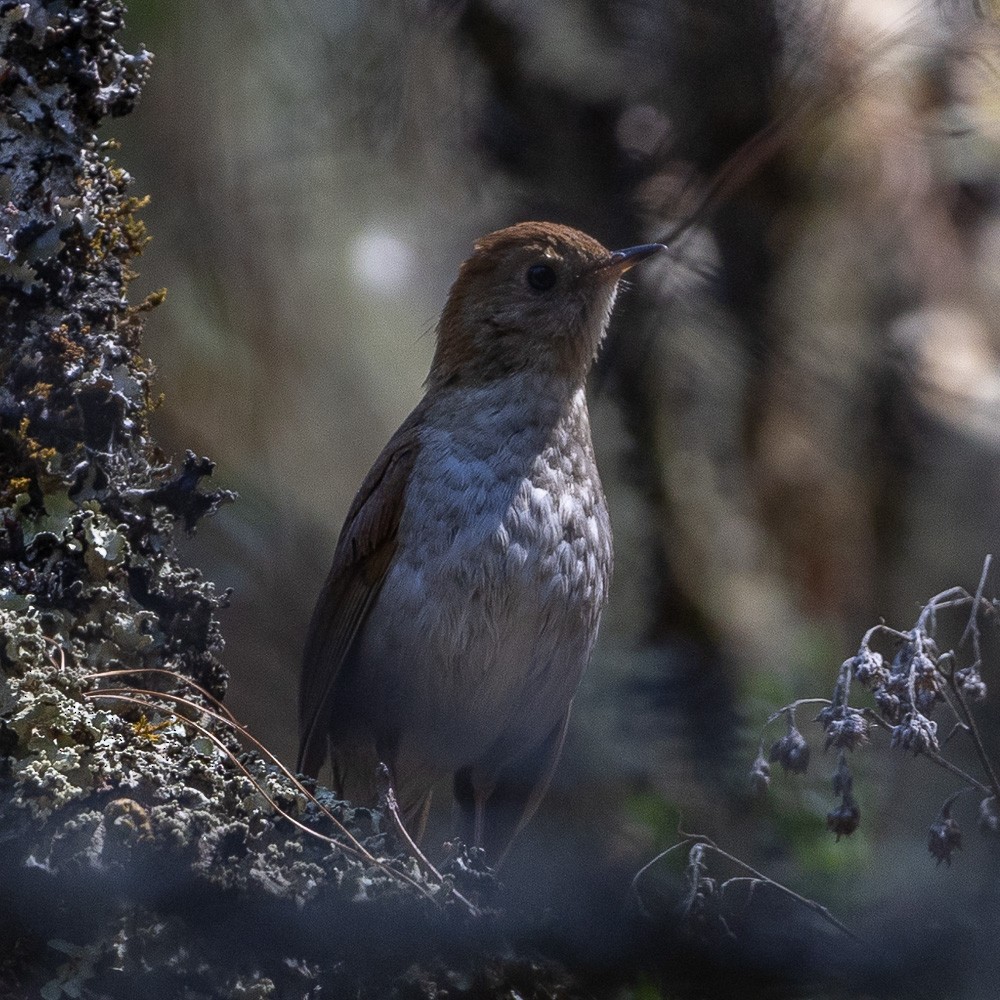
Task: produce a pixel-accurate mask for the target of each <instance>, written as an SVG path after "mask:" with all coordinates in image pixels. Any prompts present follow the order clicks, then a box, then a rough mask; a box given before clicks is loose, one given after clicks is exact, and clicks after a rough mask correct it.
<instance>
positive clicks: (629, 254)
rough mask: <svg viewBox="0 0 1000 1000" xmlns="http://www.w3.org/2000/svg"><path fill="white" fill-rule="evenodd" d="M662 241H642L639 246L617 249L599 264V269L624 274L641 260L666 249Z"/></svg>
mask: <svg viewBox="0 0 1000 1000" xmlns="http://www.w3.org/2000/svg"><path fill="white" fill-rule="evenodd" d="M666 249H667V247H666V246H664V244H662V243H642V244H640V245H639V246H637V247H628V248H626V249H625V250H615V251H614V253H612V254H611V256H610V257H609V258H608V259H607V260H606V261H605V262H604V263H603V264H600V265H598V269H599V270H602V271H603V270H605V269H607V270H608V271H611V272H612V273H613V274H617V275H622V274H624V273H625V272H626V271H627V270H628V269H629V268H631V267H635V265H636V264H638V263H639V261H641V260H645V259H646V258H647V257H652V256H653V254H654V253H659V252H660V251H661V250H666Z"/></svg>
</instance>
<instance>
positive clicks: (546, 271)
mask: <svg viewBox="0 0 1000 1000" xmlns="http://www.w3.org/2000/svg"><path fill="white" fill-rule="evenodd" d="M525 277H526V278H527V279H528V284H529V285H531V287H532V288H534V289H535V291H538V292H547V291H548V290H549V289H550V288H551V287H552V286H553V285H554V284H555V283H556V272H555V269H554V268H551V267H549V265H548V264H532V265H531V267H529V268H528V272H527V274H526V275H525Z"/></svg>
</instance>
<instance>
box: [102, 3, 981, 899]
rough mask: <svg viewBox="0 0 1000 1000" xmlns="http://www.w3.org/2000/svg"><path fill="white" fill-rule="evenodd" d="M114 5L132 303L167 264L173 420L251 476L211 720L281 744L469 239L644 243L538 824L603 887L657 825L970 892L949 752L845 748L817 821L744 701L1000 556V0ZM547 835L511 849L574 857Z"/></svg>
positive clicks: (769, 693) (210, 528)
mask: <svg viewBox="0 0 1000 1000" xmlns="http://www.w3.org/2000/svg"><path fill="white" fill-rule="evenodd" d="M129 6H130V17H129V20H128V24H129V35H130V38H131V41H132V44H133V45H135V44H138V43H139V42H143V43H145V44H146V45H147V46H148V47H149V48H150V49H151V50H152V51H153V52H154V53H155V55H156V60H155V64H154V71H153V76H152V79H151V82H150V83H149V85H148V87H147V88H146V91H145V94H144V97H143V100H142V104H141V106H140V108H139V110H138V111H137V113H136V114H134V115H133V116H131V117H130V118H129V119H128V120H125V121H122V122H120V123H117V124H116V125H115V127H114V136H115V137H116V138H117V139H119V140H120V141H121V144H122V145H121V150H120V153H119V154H117V155H118V158H119V160H120V162H121V163H122V164H123V165H124V166H125V167H126V168H127V169H128V170H129V171H130V172H131V173H132V174H133V175H134V177H135V178H136V191H137V193H148V194H150V195H151V196H152V201H151V204H150V205H149V207H148V208H146V209H145V210H144V213H143V217H144V218H145V220H146V222H147V224H148V226H149V228H150V231H151V233H152V235H153V242H152V243H151V244H150V246H149V248H148V249H147V251H146V253H145V255H144V257H143V260H142V268H143V270H142V274H141V275H140V277H139V278H138V279H137V281H136V283H135V284H134V286H133V288H132V298H133V300H134V301H138V300H139V299H140V298H141V297H142V295H144V294H146V293H147V292H149V291H152V290H154V289H157V288H159V287H161V286H166V287H167V289H168V297H167V301H166V304H165V305H164V306H162V307H161V308H159V309H157V310H155V311H154V312H153V313H152V314H151V315H150V317H149V321H148V325H147V336H146V340H145V350H146V352H147V353H148V354H149V356H150V357H151V358H152V359H153V361H154V363H155V364H156V366H157V368H158V370H159V386H160V389H161V390H162V392H163V393H164V396H165V400H164V403H163V406H162V407H161V409H160V410H159V412H158V414H157V415H156V417H155V427H156V429H157V433H158V435H159V439H160V442H161V444H162V445H163V446H164V448H165V449H166V450H167V451H168V452H171V453H173V454H174V455H178V456H179V455H181V454H182V453H183V450H184V449H185V448H191V449H193V450H195V451H196V452H198V453H199V454H205V455H208V456H210V457H211V458H213V459H214V460H215V461H216V462H217V463H218V468H217V470H216V478H217V483H218V485H220V486H223V487H227V488H232V489H237V490H238V491H239V493H240V495H241V499H240V502H239V503H238V504H236V505H234V506H231V507H228V508H226V509H224V510H223V512H222V513H221V514H220V515H219V516H218V517H217V518H215V519H214V520H213V521H212V522H211V523H208V524H205V525H204V526H203V527H202V528H201V529H200V531H199V534H198V536H197V537H196V538H194V539H192V540H191V541H190V542H188V543H187V545H188V551H187V558H188V559H189V561H191V562H192V563H193V564H195V565H198V566H200V567H201V568H203V570H204V571H205V573H206V575H207V576H209V577H210V578H212V579H214V580H216V581H218V582H219V583H220V584H221V585H224V586H231V587H233V588H234V590H235V594H234V598H233V603H232V607H231V609H230V610H229V611H228V612H227V613H226V614H225V616H224V618H223V629H224V634H225V635H226V637H227V653H226V657H225V659H226V663H227V665H228V667H229V670H230V672H231V678H232V679H231V686H230V693H229V703H230V706H231V708H232V709H233V710H234V711H235V712H236V714H237V715H238V717H240V718H241V719H242V720H243V721H245V722H246V723H247V724H248V725H249V726H250V728H251V729H252V731H253V732H254V733H255V734H256V735H257V736H258V737H259V738H260V739H262V740H263V741H264V742H265V743H267V744H268V745H269V746H271V747H272V748H273V749H274V750H275V752H276V753H278V754H279V756H281V757H282V758H283V759H284V760H286V761H288V762H289V763H292V762H293V761H294V756H295V743H296V738H295V731H296V723H295V697H296V680H297V672H298V658H299V653H300V648H301V644H302V639H303V635H304V630H305V625H306V622H307V619H308V616H309V613H310V610H311V607H312V603H313V601H314V599H315V597H316V594H317V592H318V590H319V587H320V585H321V583H322V580H323V577H324V575H325V573H326V570H327V568H328V565H329V560H330V557H331V555H332V552H333V547H334V544H335V541H336V537H337V534H338V531H339V528H340V525H341V522H342V519H343V516H344V514H345V512H346V509H347V506H348V504H349V503H350V500H351V498H352V496H353V494H354V491H355V489H356V488H357V486H358V485H359V483H360V481H361V479H362V478H363V476H364V474H365V472H366V471H367V469H368V467H369V465H370V463H371V462H372V460H373V459H374V458H375V456H376V455H377V453H378V452H379V450H380V449H381V447H382V445H383V444H384V442H385V441H386V440H387V439H388V437H389V435H390V434H391V433H392V431H393V430H394V429H395V428H396V426H397V425H398V423H399V422H400V421H401V420H402V419H403V418H404V417H405V416H406V414H407V413H408V411H409V410H410V408H411V407H412V406H413V405H414V404H415V403H416V401H417V400H418V398H419V396H420V393H421V383H422V381H423V378H424V376H425V374H426V371H427V367H428V363H429V360H430V355H431V352H432V348H433V336H434V335H433V328H434V323H435V320H436V316H437V314H438V312H439V310H440V308H441V306H442V304H443V301H444V298H445V296H446V294H447V289H448V287H449V285H450V283H451V281H452V279H453V277H454V275H455V273H456V270H457V266H458V264H459V262H460V261H461V260H462V259H463V258H464V257H465V256H467V254H468V252H469V251H470V248H471V245H472V242H473V241H474V239H475V238H476V237H478V236H479V235H481V234H483V233H485V232H488V231H490V230H493V229H496V228H499V227H501V226H505V225H508V224H511V223H513V222H516V221H520V220H524V219H529V218H539V219H549V220H553V221H559V222H565V223H569V224H571V225H575V226H578V227H580V228H582V229H585V230H586V231H588V232H590V233H591V234H593V235H594V236H596V237H597V238H598V239H600V240H601V241H602V242H604V243H605V244H606V245H608V246H610V247H618V246H628V245H631V244H635V243H641V242H647V241H651V240H663V239H669V240H670V243H671V248H672V253H671V255H670V257H669V258H667V257H666V255H664V258H663V259H662V260H659V259H658V261H656V262H650V263H649V264H648V265H645V266H644V267H643V268H642V269H640V270H638V271H637V272H635V275H636V276H635V281H634V283H633V287H632V288H631V289H630V290H629V291H628V292H627V293H625V294H624V295H623V296H622V297H621V298H620V299H619V302H620V305H619V307H618V309H617V311H616V316H615V320H614V323H613V327H612V331H611V334H610V336H609V340H608V343H607V345H606V350H605V351H604V354H603V356H602V358H601V361H600V363H599V366H598V370H597V371H596V372H595V376H594V379H593V385H592V390H593V391H592V400H593V402H592V414H593V422H594V433H595V446H596V450H597V455H598V459H599V463H600V465H601V469H602V475H603V477H604V481H605V485H606V489H607V493H608V496H609V503H610V506H611V511H612V519H613V522H614V526H615V534H616V577H615V581H614V587H613V593H612V602H611V606H610V609H609V611H608V613H607V615H606V618H605V621H604V625H603V630H602V635H601V641H600V646H599V649H598V652H597V655H596V657H595V660H594V662H593V664H592V666H591V669H590V671H589V673H588V674H587V676H586V679H585V681H584V685H583V688H582V689H581V692H580V694H579V696H578V698H577V702H576V708H575V715H574V720H573V723H572V726H571V732H570V737H569V742H568V745H567V749H566V753H565V755H564V760H563V764H562V765H561V767H560V771H559V775H558V777H557V780H556V786H555V788H554V790H553V794H552V796H551V797H550V800H549V801H547V803H546V804H545V806H543V809H542V814H541V817H540V819H539V822H538V823H537V824H536V828H537V829H536V833H535V838H536V840H537V839H539V838H543V837H546V836H548V837H549V838H550V840H549V842H550V843H551V842H552V841H551V834H552V831H553V830H558V831H559V833H560V837H559V840H558V842H559V843H560V844H565V843H567V842H572V843H573V844H576V845H577V846H578V847H579V849H580V850H587V851H592V852H595V854H596V855H597V856H600V857H601V858H602V859H604V861H606V862H607V864H608V866H609V868H608V869H607V870H609V871H611V872H613V874H612V875H611V876H609V879H610V880H611V881H613V882H614V883H615V884H617V885H620V884H622V882H621V873H623V872H629V871H634V870H635V869H636V868H637V867H638V865H639V864H641V863H642V862H643V861H644V860H647V859H648V858H650V857H652V856H653V854H655V852H656V851H657V850H658V849H660V848H662V847H663V846H664V845H666V844H668V843H670V842H672V840H673V838H674V836H675V833H676V829H677V825H678V822H682V823H683V825H684V826H685V827H686V828H687V829H692V828H696V829H698V830H699V831H700V832H705V833H709V834H711V835H712V836H714V837H715V838H716V839H717V840H719V841H720V842H723V843H724V844H725V846H727V847H729V848H730V849H732V850H733V851H734V852H735V853H743V854H744V855H745V856H747V857H748V858H754V859H755V860H756V862H757V863H758V864H760V865H766V866H767V867H768V871H769V873H771V874H773V875H775V877H780V878H782V879H784V880H786V881H788V882H789V883H790V884H794V886H795V887H796V888H797V889H799V890H800V891H802V892H805V893H807V894H809V893H814V894H816V895H817V896H819V897H822V899H823V901H824V902H827V903H828V904H829V905H831V906H833V907H841V909H842V910H843V911H844V913H846V914H847V915H854V916H855V917H857V918H858V919H861V918H860V917H858V913H859V912H862V911H864V912H867V909H866V908H869V909H870V908H872V907H874V909H871V912H872V913H878V914H881V915H882V916H884V915H885V914H886V913H887V912H889V911H896V910H899V909H902V908H905V907H907V906H909V901H910V899H911V896H912V897H914V898H917V899H919V900H920V901H921V906H922V907H923V910H918V912H926V913H940V910H939V907H940V906H942V905H945V904H944V903H942V900H955V899H958V898H960V896H959V895H957V894H958V893H959V892H960V889H959V887H961V886H964V887H965V889H963V890H961V891H965V890H966V889H967V890H968V891H973V890H975V889H976V886H977V884H978V882H977V880H982V879H983V877H984V871H985V867H984V864H983V858H984V855H983V853H982V852H983V851H984V850H985V848H984V847H983V846H982V843H981V841H982V838H981V837H979V835H978V834H977V833H976V832H975V830H974V819H973V817H974V814H975V805H974V804H973V803H971V802H970V803H969V804H968V806H967V807H966V806H963V808H967V811H970V814H969V816H968V817H964V816H963V815H959V813H956V815H959V818H960V821H963V820H967V826H968V829H969V833H968V834H967V836H966V840H965V844H964V848H965V853H964V854H963V855H961V856H960V857H959V858H958V860H957V863H956V865H955V866H954V867H953V868H952V869H951V870H948V869H946V868H945V867H943V866H942V867H941V868H938V869H935V868H934V866H933V859H931V858H930V856H929V855H928V854H927V850H926V837H927V834H926V830H927V825H928V824H929V823H930V822H931V821H932V820H933V819H934V817H935V815H936V813H937V809H938V808H939V806H940V803H941V801H942V800H943V799H944V798H945V797H946V796H947V795H948V793H949V792H950V791H951V790H952V789H953V788H954V787H955V784H954V780H953V779H951V778H950V777H949V776H947V775H945V774H943V773H938V772H936V771H934V769H933V768H931V767H930V766H929V765H927V764H926V762H924V761H920V760H917V761H912V760H907V759H904V758H903V757H902V756H901V755H898V756H897V755H892V756H890V755H889V754H888V753H878V754H874V753H871V752H868V751H861V752H860V754H858V755H857V762H856V763H857V771H856V778H855V784H856V788H855V791H856V794H857V796H858V799H859V802H860V805H861V810H862V816H863V819H862V825H861V828H860V829H859V831H858V832H857V833H856V834H855V835H854V836H852V837H851V838H849V839H842V840H841V841H840V842H839V843H835V842H834V839H833V837H832V835H831V834H830V833H828V832H827V830H826V813H827V810H828V809H830V808H831V806H832V805H833V804H834V802H833V799H832V796H831V793H830V791H829V780H828V779H829V775H830V774H831V773H832V771H833V768H834V764H835V760H834V758H833V756H832V754H831V755H829V756H828V757H824V756H823V754H822V748H821V743H820V742H819V741H821V739H822V731H821V729H820V727H819V726H815V725H813V724H811V723H809V722H808V721H807V720H808V719H809V718H811V714H809V713H807V714H806V716H805V718H800V725H801V726H802V728H803V731H804V732H805V734H806V736H807V737H808V738H809V739H810V740H811V741H813V742H814V744H815V745H814V761H815V762H814V764H813V765H812V768H811V773H810V774H807V775H806V776H805V777H799V776H788V777H787V778H784V779H782V778H777V777H776V779H775V781H774V783H773V785H772V789H771V795H770V797H769V798H768V799H767V800H766V801H765V802H760V801H757V800H755V799H752V798H751V797H750V795H749V792H748V784H747V779H746V774H747V771H748V768H749V765H750V762H751V761H752V759H753V757H754V755H755V753H756V748H757V743H758V740H759V732H760V726H761V724H762V723H763V721H764V719H765V718H766V717H767V715H768V714H769V713H770V712H771V711H772V710H774V709H776V708H778V707H780V706H781V705H783V704H785V703H786V702H788V701H791V700H792V699H794V698H797V697H808V696H815V697H829V694H830V691H831V689H832V686H833V682H834V680H835V677H836V671H837V668H838V666H839V664H840V662H841V661H842V660H843V659H844V658H845V657H847V656H849V655H851V654H852V653H853V652H854V651H855V650H856V649H857V644H858V640H859V638H860V635H861V633H862V632H863V631H864V630H865V629H866V628H867V627H868V626H870V625H871V624H874V623H875V622H876V621H877V620H879V619H880V618H884V619H885V620H886V621H888V622H889V623H890V624H893V625H895V626H898V627H901V628H907V627H909V626H910V625H912V623H913V621H914V619H915V618H916V615H917V612H918V610H919V607H920V605H921V604H922V603H923V602H924V601H926V600H927V599H928V598H929V597H930V596H931V595H932V594H934V593H935V592H937V591H939V590H942V589H943V588H945V587H947V586H951V585H953V584H962V585H964V586H966V587H968V588H970V589H974V588H975V586H976V583H977V581H978V578H979V573H980V569H981V566H982V562H983V558H984V556H985V554H986V553H988V552H998V551H1000V508H998V504H997V499H998V495H1000V405H998V404H1000V322H998V316H1000V308H998V307H1000V56H998V42H1000V20H998V16H1000V15H998V10H997V7H996V5H995V4H992V5H991V4H989V3H977V2H974V0H967V2H966V0H940V2H933V0H925V2H916V3H914V2H897V0H855V2H851V0H841V2H838V3H829V4H821V3H815V2H802V3H794V2H792V3H782V2H780V0H657V2H654V0H547V2H546V3H544V4H537V3H531V2H528V0H464V2H463V0H450V2H448V0H339V2H336V3H329V2H324V0H280V2H279V0H230V2H228V3H226V4H204V3H197V2H195V0H174V2H172V3H169V4H165V3H162V2H159V0H131V3H130V5H129ZM994 592H995V591H994V590H993V588H992V587H990V588H989V589H988V591H987V593H988V594H990V595H992V594H993V593H994ZM986 674H987V676H986V680H987V682H989V681H990V679H991V678H990V676H989V668H988V667H987V670H986ZM998 691H1000V689H998ZM990 711H993V710H991V709H989V704H987V712H988V713H989V712H990ZM987 719H988V722H989V725H988V726H987V731H988V732H989V731H990V727H992V736H991V737H990V738H991V739H992V742H993V746H994V747H997V745H998V744H1000V739H998V737H997V734H996V725H995V721H996V715H989V714H988V715H987ZM780 735H781V730H780V727H779V730H778V731H777V732H775V733H774V736H773V737H771V736H768V737H767V738H766V741H765V750H766V746H767V745H769V744H770V741H771V739H772V738H777V737H778V736H780ZM876 741H877V742H878V741H880V742H881V745H882V746H883V747H884V746H885V745H886V744H887V740H886V739H885V734H881V735H880V736H877V737H876ZM955 753H956V754H957V755H958V759H961V749H960V748H956V750H955ZM977 852H979V853H978V854H977ZM554 853H555V854H558V851H554ZM977 859H978V863H977ZM568 866H569V862H567V861H565V860H560V857H555V858H554V859H553V860H551V863H550V864H548V867H547V868H545V871H546V872H549V874H548V875H545V876H544V877H541V878H540V882H539V884H541V885H544V886H545V891H546V892H552V893H555V894H558V893H559V892H570V890H569V889H567V883H568V882H570V881H572V880H571V879H570V878H569V877H568V875H567V870H568ZM987 867H988V866H987ZM602 870H605V869H602ZM914 872H919V876H915V875H914ZM990 878H992V879H993V880H994V881H995V876H990ZM915 880H916V883H915ZM572 891H577V890H576V889H573V890H572Z"/></svg>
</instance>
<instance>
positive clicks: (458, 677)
mask: <svg viewBox="0 0 1000 1000" xmlns="http://www.w3.org/2000/svg"><path fill="white" fill-rule="evenodd" d="M554 388H562V387H553V386H552V385H551V383H549V382H541V381H539V384H531V383H530V381H529V376H517V377H516V380H515V379H510V380H507V382H506V384H493V385H492V386H490V387H487V388H483V389H480V390H478V391H475V392H472V393H469V392H467V391H466V392H465V393H463V394H459V393H451V394H449V393H442V394H441V398H440V399H439V401H438V403H437V404H436V406H435V407H434V409H432V410H431V411H429V412H428V420H427V423H426V425H425V428H424V430H423V431H422V433H421V437H420V452H419V455H418V458H417V461H416V464H415V466H414V469H413V471H412V473H411V477H410V482H409V485H408V488H407V493H406V499H405V507H404V514H403V518H402V520H401V523H400V526H399V534H398V549H397V553H396V558H395V560H394V564H393V567H392V569H391V570H390V573H389V575H388V577H387V579H386V581H385V584H384V585H383V588H382V590H381V592H380V594H379V597H378V599H377V602H376V605H375V607H374V608H373V610H372V613H371V615H370V616H369V620H368V623H367V626H366V628H365V630H364V633H363V634H362V636H361V641H360V644H359V653H358V657H359V663H358V665H359V667H361V668H362V669H363V671H364V673H365V675H366V677H367V683H366V685H365V686H366V688H367V689H368V691H370V692H372V693H374V691H376V690H377V691H379V692H381V695H380V696H383V695H384V700H383V701H382V708H381V710H376V711H375V714H376V716H378V718H373V719H372V722H373V724H374V726H375V728H376V729H378V728H379V726H387V725H392V726H397V725H399V724H400V716H401V715H402V716H405V720H404V721H403V723H402V725H401V726H400V728H401V729H402V730H404V731H405V732H406V733H407V737H408V738H409V739H411V740H412V741H413V742H414V744H415V745H414V746H412V747H411V748H410V750H411V752H412V753H413V754H414V755H416V756H419V757H424V756H425V755H426V756H430V757H432V758H433V759H434V760H435V761H440V762H441V763H442V765H443V766H442V772H444V771H446V770H448V769H449V768H451V769H454V768H456V767H459V766H463V765H465V764H469V763H472V762H473V761H474V760H475V759H476V758H477V755H481V754H484V753H487V752H488V751H491V748H492V752H506V751H502V750H501V749H499V747H500V746H501V745H502V746H503V747H507V746H509V747H511V748H514V747H520V748H521V749H528V748H530V746H533V745H536V744H537V743H539V742H540V741H541V740H542V739H544V737H545V736H546V735H547V734H548V732H549V730H551V728H552V727H553V726H554V725H555V723H556V722H557V721H558V720H559V719H560V718H561V717H562V715H563V714H564V713H565V711H566V709H567V707H568V705H569V702H570V700H571V698H572V696H573V693H574V691H575V690H576V687H577V683H578V682H579V678H580V674H581V672H582V671H583V668H584V666H585V665H586V662H587V660H588V659H589V656H590V651H591V648H592V647H593V643H594V640H595V639H596V636H597V628H598V623H599V620H600V614H601V610H602V609H603V607H604V604H605V602H606V599H607V587H608V582H609V578H610V573H611V559H612V553H611V529H610V523H609V520H608V515H607V511H606V508H605V504H604V497H603V492H602V490H601V485H600V480H599V478H598V475H597V469H596V467H595V465H594V459H593V452H592V448H591V443H590V429H589V424H588V419H587V410H586V400H585V397H584V395H583V390H582V389H580V390H579V391H577V392H575V393H573V394H572V397H571V399H570V401H569V404H568V405H567V403H566V394H565V391H564V392H563V393H559V392H558V391H553V390H554ZM560 395H561V396H562V399H563V403H562V404H561V405H560V403H559V397H560ZM526 399H527V400H529V401H530V402H529V404H528V406H525V402H524V401H525V400H526Z"/></svg>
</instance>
